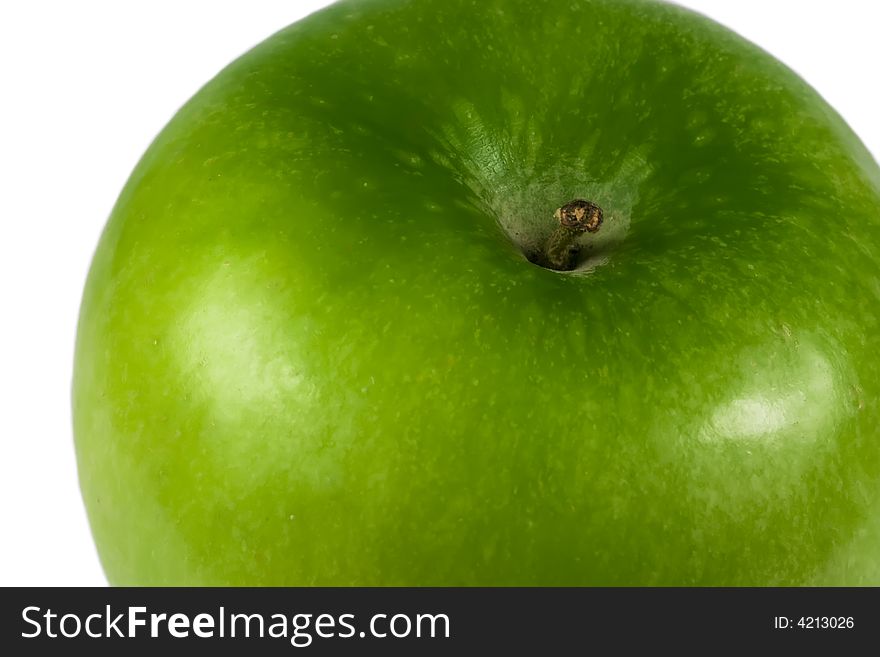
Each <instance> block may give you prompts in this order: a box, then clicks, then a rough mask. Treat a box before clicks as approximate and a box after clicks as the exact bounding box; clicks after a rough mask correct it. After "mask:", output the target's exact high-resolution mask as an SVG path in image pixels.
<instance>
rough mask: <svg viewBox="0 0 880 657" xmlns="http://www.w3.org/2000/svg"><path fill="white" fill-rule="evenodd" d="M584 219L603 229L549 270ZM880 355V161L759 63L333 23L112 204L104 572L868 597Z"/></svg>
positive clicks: (541, 12) (214, 102)
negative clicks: (547, 264) (560, 211)
mask: <svg viewBox="0 0 880 657" xmlns="http://www.w3.org/2000/svg"><path fill="white" fill-rule="evenodd" d="M206 29H208V27H207V26H206ZM792 29H797V27H796V25H793V26H792ZM193 38H194V47H197V45H196V42H197V38H198V36H197V35H193ZM860 68H862V69H863V70H862V71H861V72H859V69H860ZM841 75H847V76H850V77H852V78H853V80H859V79H862V80H864V82H865V83H867V81H868V79H869V78H870V76H872V75H873V69H872V68H871V67H870V66H869V65H868V63H867V62H853V63H852V66H851V68H850V69H849V70H847V71H842V72H841ZM573 199H588V200H590V201H593V202H595V203H596V204H598V205H599V206H600V207H601V208H602V209H603V211H604V216H605V221H604V224H603V225H602V227H601V229H600V230H599V231H598V232H597V233H595V234H591V235H585V236H584V238H583V245H582V250H581V252H580V256H579V261H578V264H577V268H576V269H575V271H571V272H559V271H552V270H550V269H545V268H542V267H540V266H538V265H536V264H533V263H532V262H530V260H529V258H532V259H535V253H539V252H540V249H541V248H542V245H543V244H544V243H545V242H546V240H547V239H548V237H549V235H550V233H551V232H552V231H553V230H554V227H555V222H554V218H553V215H554V211H555V210H556V209H557V208H559V207H560V206H562V205H563V204H565V203H566V202H569V201H571V200H573ZM878 352H880V168H878V166H877V164H876V162H875V161H874V160H873V159H872V157H871V155H870V154H869V153H868V151H867V150H866V149H865V147H864V146H863V145H862V144H861V142H860V141H859V140H858V138H857V137H856V136H855V135H854V134H853V133H852V131H851V130H850V129H849V128H848V127H847V126H846V124H845V123H844V122H843V120H842V119H841V118H840V117H839V116H838V115H837V114H836V113H835V112H834V111H833V110H832V109H831V108H830V107H829V106H828V105H827V104H826V103H825V102H824V101H823V100H822V99H821V98H820V97H819V95H818V94H817V93H816V92H815V91H813V90H812V89H811V88H810V87H809V86H808V85H807V84H806V83H804V82H803V81H802V80H801V79H800V78H798V77H797V76H796V75H795V74H794V73H792V71H790V70H789V69H787V68H786V67H785V66H783V65H782V64H780V63H779V62H777V61H776V60H774V59H773V58H772V57H770V56H769V55H767V54H766V53H764V52H763V51H761V50H759V49H758V48H757V47H755V46H754V45H751V44H750V43H748V42H746V41H745V40H743V39H742V38H740V37H738V36H736V35H734V34H733V33H731V32H730V31H728V30H726V29H724V28H722V27H719V26H718V25H716V24H714V23H713V22H711V21H710V20H708V19H706V18H703V17H701V16H698V15H696V14H694V13H691V12H689V11H686V10H684V9H681V8H677V7H673V6H669V5H664V4H659V3H657V2H650V1H644V2H637V1H626V0H616V1H610V0H607V1H601V0H544V1H534V0H531V1H526V0H507V1H501V0H487V1H480V2H466V1H464V0H409V1H406V0H403V1H399V2H393V1H390V0H373V1H370V0H367V1H362V2H357V1H353V2H342V3H340V4H338V5H335V6H333V7H330V8H328V9H326V10H323V11H321V12H319V13H317V14H314V15H312V16H310V17H308V18H307V19H305V20H303V21H301V22H299V23H297V24H295V25H293V26H291V27H289V28H287V29H285V30H283V31H281V32H279V33H278V34H276V35H275V36H273V37H271V38H270V39H269V40H267V41H265V42H264V43H262V44H261V45H259V46H258V47H256V48H255V49H254V50H252V51H250V52H249V53H247V54H246V55H244V56H243V57H241V58H240V59H239V60H237V61H236V62H234V63H233V64H232V65H230V66H229V67H228V68H226V69H225V70H224V71H223V72H221V73H220V74H219V75H218V76H217V77H216V78H215V79H214V80H212V81H211V82H210V83H208V85H207V86H205V87H204V88H203V89H202V90H201V91H199V92H198V94H196V96H195V97H194V98H193V99H192V100H190V101H189V102H188V103H187V104H186V105H185V106H184V107H183V109H181V110H180V112H179V113H178V114H177V116H175V117H174V119H173V120H172V121H171V122H170V123H169V125H168V126H167V127H166V128H165V130H164V131H163V132H162V133H161V135H159V137H158V138H157V139H156V141H155V142H154V143H153V144H152V146H151V147H150V148H149V150H148V151H147V153H146V154H145V155H144V157H143V160H142V161H141V162H140V164H139V165H138V166H137V168H136V169H135V171H134V173H133V174H132V176H131V179H130V180H129V182H128V184H127V185H126V187H125V189H124V190H123V192H122V194H121V196H120V198H119V201H118V203H117V205H116V207H115V208H114V210H113V213H112V216H111V217H110V220H109V223H108V225H107V228H106V230H105V233H104V235H103V237H102V239H101V242H100V245H99V247H98V250H97V253H96V254H95V258H94V263H93V265H92V269H91V273H90V275H89V279H88V283H87V286H86V289H85V295H84V299H83V305H82V312H81V317H80V322H79V328H78V337H77V346H76V362H75V375H74V382H73V411H74V428H75V440H76V451H77V457H78V467H79V477H80V482H81V487H82V493H83V496H84V499H85V503H86V507H87V509H88V512H89V518H90V521H91V525H92V529H93V532H94V536H95V540H96V543H97V545H98V548H99V552H100V556H101V560H102V563H103V565H104V568H105V570H106V573H107V576H108V578H109V580H110V582H111V583H113V584H121V585H141V584H144V585H153V584H176V585H203V584H206V585H208V584H209V585H215V584H219V585H282V584H283V585H312V584H320V585H593V584H603V585H812V584H822V585H826V584H834V585H878V584H880V405H878V396H880V361H878V358H877V354H878Z"/></svg>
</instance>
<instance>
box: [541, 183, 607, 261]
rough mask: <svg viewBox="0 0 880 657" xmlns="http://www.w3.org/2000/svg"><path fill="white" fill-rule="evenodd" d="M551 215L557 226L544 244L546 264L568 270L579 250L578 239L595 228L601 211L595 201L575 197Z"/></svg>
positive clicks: (600, 222)
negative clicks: (557, 223)
mask: <svg viewBox="0 0 880 657" xmlns="http://www.w3.org/2000/svg"><path fill="white" fill-rule="evenodd" d="M553 216H554V217H555V218H556V221H558V222H559V226H558V227H557V228H556V230H555V231H553V234H552V235H550V238H549V239H548V240H547V244H546V246H545V247H544V256H545V259H546V266H547V267H549V268H550V269H555V270H557V271H571V270H572V269H574V268H575V267H577V263H578V253H579V252H580V249H581V247H580V244H578V239H579V238H580V236H581V235H583V234H584V233H595V232H596V231H597V230H599V227H600V226H601V225H602V221H603V220H604V214H603V212H602V208H600V207H599V206H598V205H596V204H595V203H592V202H591V201H584V200H582V199H575V200H574V201H569V202H568V203H566V204H565V205H563V206H562V207H561V208H558V209H557V210H556V212H555V213H553Z"/></svg>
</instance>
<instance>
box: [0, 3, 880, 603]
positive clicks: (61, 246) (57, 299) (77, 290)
mask: <svg viewBox="0 0 880 657" xmlns="http://www.w3.org/2000/svg"><path fill="white" fill-rule="evenodd" d="M325 4H328V3H327V2H326V1H322V0H311V1H306V0H299V1H296V0H292V1H291V0H288V1H286V2H282V1H280V0H249V1H248V2H244V1H243V0H240V1H239V2H231V1H225V0H224V1H219V0H174V1H168V0H152V1H151V2H111V1H104V2H98V1H95V0H77V1H76V2H65V1H63V0H58V1H55V2H48V1H38V0H37V1H30V2H29V1H27V0H17V1H16V0H3V1H2V2H0V295H2V303H0V511H2V514H0V586H9V585H23V586H31V585H103V584H105V583H106V580H105V579H104V575H103V573H102V571H101V567H100V564H99V562H98V558H97V555H96V553H95V549H94V546H93V544H92V540H91V536H90V534H89V528H88V523H87V521H86V516H85V512H84V509H83V506H82V502H81V499H80V495H79V489H78V486H77V480H76V464H75V461H74V455H73V439H72V434H71V428H70V403H69V397H70V379H71V371H72V357H73V342H74V330H75V325H76V317H77V310H78V305H79V299H80V294H81V292H82V286H83V282H84V280H85V275H86V272H87V269H88V266H89V261H90V259H91V255H92V252H93V250H94V247H95V244H96V242H97V240H98V236H99V234H100V231H101V228H102V226H103V224H104V221H105V220H106V218H107V216H108V214H109V212H110V209H111V207H112V205H113V203H114V201H115V200H116V196H117V195H118V193H119V191H120V190H121V188H122V186H123V184H124V183H125V180H126V179H127V178H128V174H129V173H130V172H131V170H132V168H133V167H134V165H135V163H136V162H137V160H138V159H139V158H140V156H141V154H142V153H143V151H144V149H145V148H146V147H147V145H148V144H149V142H150V141H151V140H152V138H153V137H154V136H155V135H156V134H157V133H158V132H159V131H160V130H161V128H162V126H163V125H164V124H165V123H166V122H167V121H168V119H170V118H171V116H172V115H173V114H174V112H175V111H176V110H177V109H178V107H180V105H181V104H182V103H183V102H184V101H186V100H187V99H188V98H189V97H190V96H191V95H192V94H193V93H194V92H195V91H196V90H197V89H198V88H199V87H200V86H201V85H202V84H204V83H205V82H206V81H207V80H208V79H210V78H211V77H212V76H213V75H214V74H215V73H217V72H218V71H219V70H220V69H221V68H222V67H223V66H224V65H226V64H227V63H228V62H230V61H231V60H232V59H234V58H235V57H237V56H238V55H240V54H241V53H243V52H244V51H246V50H247V49H249V48H250V47H251V46H253V45H255V44H256V43H258V42H259V41H261V40H262V39H263V38H265V37H267V36H268V35H270V34H271V33H273V32H275V31H277V30H279V29H280V28H282V27H284V26H285V25H287V24H288V23H291V22H293V21H294V20H297V19H298V18H300V17H302V16H304V15H306V14H308V13H311V12H312V11H314V10H315V9H317V8H318V7H320V6H323V5H325ZM680 4H683V5H686V6H688V7H691V8H694V9H697V10H698V11H701V12H703V13H705V14H707V15H708V16H711V17H712V18H715V19H716V20H718V21H719V22H721V23H724V24H725V25H727V26H728V27H731V28H733V29H734V30H735V31H737V32H739V33H740V34H742V35H743V36H745V37H747V38H749V39H751V40H752V41H754V42H755V43H757V44H759V45H760V46H762V47H763V48H764V49H766V50H768V51H770V52H771V53H772V54H774V55H776V56H777V57H778V58H780V59H781V60H783V61H784V62H786V63H787V64H788V65H789V66H791V67H792V68H794V69H795V70H796V71H797V72H798V73H800V74H801V75H802V76H803V77H804V78H805V79H806V80H807V81H808V82H810V83H811V84H812V85H813V86H814V87H815V88H816V89H818V90H819V92H820V93H821V94H822V95H823V96H825V98H826V99H827V100H828V101H829V102H830V103H831V105H833V106H834V107H835V108H836V109H837V110H838V111H839V112H840V113H841V114H842V115H843V117H844V118H845V119H846V120H847V121H848V122H849V124H850V125H851V126H852V127H853V128H854V130H855V131H856V132H857V133H858V134H859V135H860V136H861V138H862V139H863V141H864V142H865V143H866V144H867V145H868V147H869V148H870V149H871V151H872V152H873V153H874V155H875V157H877V156H878V155H880V89H878V79H880V78H878V73H877V69H878V65H880V37H878V27H880V9H878V5H880V3H876V2H874V1H873V0H833V1H831V0H821V1H815V2H813V1H807V0H800V1H798V0H737V1H733V0H685V1H683V2H681V3H680Z"/></svg>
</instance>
